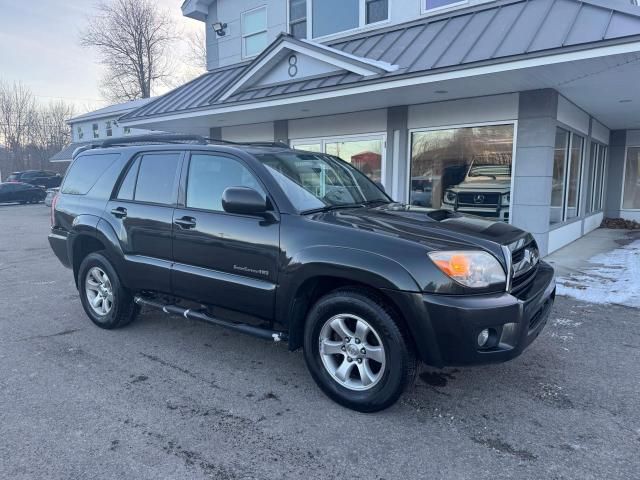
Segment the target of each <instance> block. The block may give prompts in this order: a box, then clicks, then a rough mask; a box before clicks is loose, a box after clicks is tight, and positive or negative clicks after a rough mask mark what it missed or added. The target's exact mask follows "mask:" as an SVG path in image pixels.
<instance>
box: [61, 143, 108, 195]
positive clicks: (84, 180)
mask: <svg viewBox="0 0 640 480" xmlns="http://www.w3.org/2000/svg"><path fill="white" fill-rule="evenodd" d="M118 157H120V154H119V153H110V154H103V155H81V156H79V157H77V158H76V159H75V160H74V161H73V163H72V164H71V167H69V170H68V171H67V175H66V176H65V177H64V183H63V184H62V190H61V191H62V193H68V194H71V195H85V194H86V193H88V192H89V190H91V187H93V186H94V185H95V183H96V182H97V181H98V179H99V178H100V177H101V176H102V174H103V173H104V172H105V171H106V170H107V168H109V167H110V166H111V165H112V164H113V162H115V161H116V159H117V158H118Z"/></svg>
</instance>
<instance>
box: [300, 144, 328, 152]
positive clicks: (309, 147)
mask: <svg viewBox="0 0 640 480" xmlns="http://www.w3.org/2000/svg"><path fill="white" fill-rule="evenodd" d="M293 148H294V149H295V150H304V151H306V152H322V145H321V144H319V143H301V144H298V145H295V146H294V147H293Z"/></svg>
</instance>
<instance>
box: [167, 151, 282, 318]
mask: <svg viewBox="0 0 640 480" xmlns="http://www.w3.org/2000/svg"><path fill="white" fill-rule="evenodd" d="M182 177H183V178H182V186H183V188H182V191H183V192H184V195H183V198H182V199H181V200H180V204H179V205H178V208H176V209H175V211H174V215H173V223H174V225H173V258H174V266H173V270H172V277H171V285H172V290H173V292H174V294H175V295H177V296H180V297H184V298H189V299H191V300H194V301H198V302H201V303H204V304H209V305H215V306H219V307H223V308H228V309H232V310H236V311H240V312H242V313H246V314H249V315H253V316H257V317H261V318H265V319H271V318H272V316H273V309H274V303H275V292H276V282H277V279H278V269H277V265H278V255H279V243H280V238H279V235H280V226H279V223H277V222H275V221H272V220H265V218H264V217H261V216H252V215H239V214H231V213H227V212H225V211H224V209H223V208H222V193H223V192H224V190H225V189H226V188H228V187H240V186H242V187H250V188H253V189H254V190H257V191H258V192H259V193H261V194H262V195H264V196H265V197H266V192H265V189H264V187H263V186H262V184H261V183H260V182H259V181H258V180H257V178H256V176H255V174H254V173H253V172H252V171H251V170H250V169H249V168H248V167H247V166H246V165H245V164H244V163H243V162H242V161H241V160H240V159H238V158H235V157H231V156H228V155H225V154H217V153H200V152H192V154H191V155H190V158H189V160H188V162H187V164H186V168H185V169H183V175H182Z"/></svg>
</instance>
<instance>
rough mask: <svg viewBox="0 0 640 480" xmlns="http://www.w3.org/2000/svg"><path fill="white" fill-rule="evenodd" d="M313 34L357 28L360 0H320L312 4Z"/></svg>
mask: <svg viewBox="0 0 640 480" xmlns="http://www.w3.org/2000/svg"><path fill="white" fill-rule="evenodd" d="M311 18H312V20H313V36H314V37H322V36H323V35H331V34H332V33H337V32H344V31H345V30H351V29H353V28H357V27H358V25H359V21H360V0H322V1H317V0H316V1H314V2H313V4H312V17H311Z"/></svg>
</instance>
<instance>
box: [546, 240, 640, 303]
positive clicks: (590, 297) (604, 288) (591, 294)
mask: <svg viewBox="0 0 640 480" xmlns="http://www.w3.org/2000/svg"><path fill="white" fill-rule="evenodd" d="M589 263H590V264H591V266H589V267H587V268H585V269H584V271H582V272H580V273H572V274H570V275H569V276H567V277H559V278H558V279H557V280H556V281H557V284H558V290H557V292H558V295H566V296H569V297H573V298H576V299H578V300H583V301H585V302H591V303H615V304H618V305H626V306H628V307H638V308H640V240H636V241H635V242H633V243H631V244H629V245H626V246H624V247H621V248H616V249H615V250H612V251H610V252H607V253H601V254H599V255H596V256H594V257H591V258H590V259H589Z"/></svg>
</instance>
